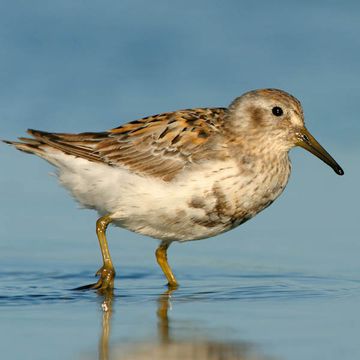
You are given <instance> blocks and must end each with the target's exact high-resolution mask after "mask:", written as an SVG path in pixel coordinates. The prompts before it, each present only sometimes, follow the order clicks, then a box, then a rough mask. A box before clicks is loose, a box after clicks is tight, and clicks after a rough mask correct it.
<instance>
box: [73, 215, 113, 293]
mask: <svg viewBox="0 0 360 360" xmlns="http://www.w3.org/2000/svg"><path fill="white" fill-rule="evenodd" d="M111 222H112V219H111V217H110V216H108V215H106V216H103V217H101V218H100V219H98V220H97V221H96V234H97V236H98V239H99V245H100V250H101V255H102V258H103V266H102V267H101V268H100V269H99V270H98V271H97V272H96V275H98V276H100V278H99V280H98V281H97V282H96V283H95V284H90V285H85V286H81V287H79V288H77V290H85V289H97V290H100V291H102V292H103V291H105V290H109V289H113V287H114V277H115V269H114V265H113V263H112V261H111V257H110V251H109V247H108V243H107V240H106V229H107V227H108V225H109V224H110V223H111Z"/></svg>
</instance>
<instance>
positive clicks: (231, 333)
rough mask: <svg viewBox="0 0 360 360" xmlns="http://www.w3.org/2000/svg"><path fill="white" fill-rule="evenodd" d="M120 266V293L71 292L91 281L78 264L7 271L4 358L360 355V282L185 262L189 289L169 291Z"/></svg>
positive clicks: (147, 273) (180, 269)
mask: <svg viewBox="0 0 360 360" xmlns="http://www.w3.org/2000/svg"><path fill="white" fill-rule="evenodd" d="M28 265H29V264H28ZM122 268H123V270H122V272H121V273H120V275H119V277H118V278H117V283H116V288H115V290H114V294H113V295H112V294H105V295H100V294H97V293H95V292H92V291H74V290H72V289H73V288H74V287H76V286H79V285H83V284H87V283H90V282H92V281H93V278H92V277H91V276H90V273H89V272H88V271H86V270H85V269H83V270H82V271H79V267H77V268H75V267H74V269H73V272H69V271H66V272H64V271H52V272H50V271H45V269H43V270H38V271H29V270H27V271H19V270H17V271H16V270H15V269H13V270H10V269H9V270H7V271H2V272H1V274H0V281H1V284H2V285H1V288H2V292H1V296H0V308H1V326H0V334H1V344H2V345H1V349H2V353H3V354H6V355H7V357H6V358H8V359H21V358H27V356H28V354H29V353H30V354H31V358H36V359H48V358H50V357H51V358H52V359H78V358H81V359H95V358H100V359H108V358H111V359H112V358H113V359H118V358H119V359H148V358H154V359H155V358H156V359H169V358H170V359H182V358H184V356H186V357H185V358H189V359H224V358H225V359H254V358H255V359H267V358H272V359H277V358H279V359H280V358H281V359H283V358H289V359H304V358H318V359H320V358H327V359H335V358H339V356H341V357H342V358H343V359H344V358H350V357H346V355H347V354H348V355H351V357H352V358H356V356H355V355H358V354H360V353H359V347H358V342H357V340H358V337H357V334H358V330H359V314H358V302H359V298H360V281H359V280H358V279H353V278H351V277H336V276H316V275H314V274H311V273H295V272H286V271H276V270H275V269H271V268H269V269H266V270H265V269H264V270H262V271H259V270H258V269H251V268H247V267H244V268H243V269H241V267H238V268H236V269H233V271H232V272H230V271H228V269H227V270H226V271H225V269H224V268H222V267H221V266H220V268H217V267H216V266H212V267H209V266H207V267H204V266H201V267H200V266H192V267H190V268H189V267H187V266H186V267H185V266H181V264H180V266H179V264H177V265H176V266H175V268H176V273H177V276H178V278H179V280H180V281H181V287H180V288H179V289H178V290H176V291H173V292H171V293H170V292H168V291H166V287H165V286H164V285H163V283H164V279H163V277H162V274H161V273H160V271H158V270H157V268H156V267H155V266H152V267H151V269H150V270H149V269H148V268H145V267H143V266H136V267H134V266H131V265H130V264H126V263H125V264H122ZM76 269H77V271H76ZM149 354H151V356H150V355H149ZM170 355H171V356H170ZM215 355H216V356H215ZM211 356H213V357H211Z"/></svg>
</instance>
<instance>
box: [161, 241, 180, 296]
mask: <svg viewBox="0 0 360 360" xmlns="http://www.w3.org/2000/svg"><path fill="white" fill-rule="evenodd" d="M169 246H170V243H168V242H165V241H163V242H162V243H161V244H160V245H159V247H158V248H157V249H156V252H155V255H156V260H157V262H158V264H159V265H160V267H161V270H162V271H163V272H164V274H165V276H166V278H167V280H168V286H169V288H170V289H176V288H177V287H178V286H179V285H178V283H177V281H176V278H175V276H174V274H173V272H172V270H171V268H170V266H169V264H168V261H167V253H166V252H167V249H168V247H169Z"/></svg>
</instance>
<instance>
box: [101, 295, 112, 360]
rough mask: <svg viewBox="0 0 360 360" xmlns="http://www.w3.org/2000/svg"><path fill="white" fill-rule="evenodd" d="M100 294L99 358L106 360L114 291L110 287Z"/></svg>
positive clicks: (107, 357)
mask: <svg viewBox="0 0 360 360" xmlns="http://www.w3.org/2000/svg"><path fill="white" fill-rule="evenodd" d="M100 295H101V296H102V303H101V308H102V323H101V325H102V326H101V334H100V340H99V360H108V359H109V351H110V349H109V340H110V334H111V317H112V306H113V300H114V292H113V289H111V290H107V291H105V292H103V293H101V294H100Z"/></svg>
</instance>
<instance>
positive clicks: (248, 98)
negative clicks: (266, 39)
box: [229, 89, 344, 175]
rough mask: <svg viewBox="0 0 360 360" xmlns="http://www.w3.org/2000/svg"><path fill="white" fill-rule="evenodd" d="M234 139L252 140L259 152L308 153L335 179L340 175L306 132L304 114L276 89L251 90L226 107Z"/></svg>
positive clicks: (326, 153)
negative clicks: (297, 150) (298, 150)
mask: <svg viewBox="0 0 360 360" xmlns="http://www.w3.org/2000/svg"><path fill="white" fill-rule="evenodd" d="M229 115H230V116H229V120H230V124H229V125H230V126H231V129H232V131H233V133H234V135H235V136H237V135H238V136H239V137H241V138H245V137H246V138H248V139H250V138H253V139H254V140H255V141H254V143H256V144H257V145H258V146H259V147H260V148H261V147H262V148H263V149H262V151H264V150H265V151H266V149H268V150H269V151H275V152H284V151H286V152H287V151H289V150H290V149H291V148H293V147H295V146H301V147H302V148H304V149H306V150H308V151H310V152H311V153H312V154H314V155H315V156H317V157H318V158H319V159H321V160H322V161H324V162H325V163H326V164H328V165H329V166H330V167H332V168H333V169H334V171H335V172H336V173H337V174H338V175H343V174H344V171H343V170H342V168H341V167H340V166H339V164H338V163H337V162H336V161H335V160H334V159H333V158H332V157H331V155H330V154H329V153H328V152H327V151H326V150H325V149H324V148H323V147H322V146H321V145H320V144H319V143H318V142H317V140H316V139H315V138H314V137H313V136H312V135H311V134H310V132H309V131H308V130H307V129H306V127H305V123H304V113H303V110H302V107H301V104H300V101H299V100H297V99H296V98H295V97H293V96H292V95H290V94H288V93H286V92H285V91H282V90H277V89H261V90H253V91H250V92H247V93H245V94H243V95H242V96H240V97H238V98H236V99H235V100H234V101H233V102H232V104H231V105H230V107H229Z"/></svg>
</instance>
